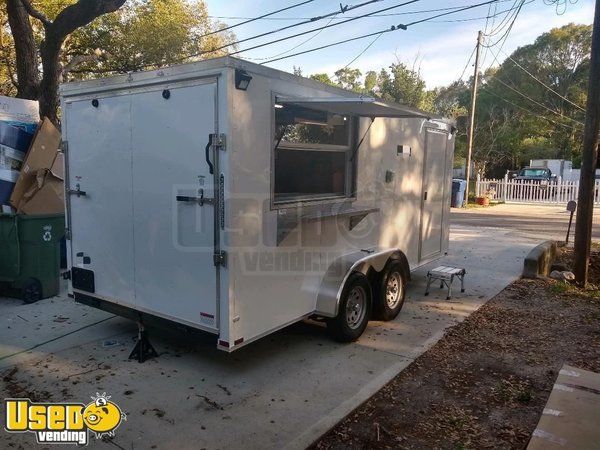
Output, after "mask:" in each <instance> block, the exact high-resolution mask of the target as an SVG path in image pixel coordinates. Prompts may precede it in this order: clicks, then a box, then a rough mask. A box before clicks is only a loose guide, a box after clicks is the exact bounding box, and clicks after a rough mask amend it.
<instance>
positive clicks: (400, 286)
mask: <svg viewBox="0 0 600 450" xmlns="http://www.w3.org/2000/svg"><path fill="white" fill-rule="evenodd" d="M388 296H389V298H388ZM405 297H406V268H405V267H404V264H402V263H401V262H400V261H398V260H390V261H388V262H387V264H386V265H385V267H384V269H383V271H382V273H381V277H380V278H379V286H378V289H377V292H376V295H375V298H374V303H373V317H375V318H376V319H377V320H385V321H388V320H394V319H395V318H396V317H397V316H398V314H400V310H401V309H402V307H403V306H404V298H405Z"/></svg>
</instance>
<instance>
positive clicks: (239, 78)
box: [235, 69, 252, 91]
mask: <svg viewBox="0 0 600 450" xmlns="http://www.w3.org/2000/svg"><path fill="white" fill-rule="evenodd" d="M251 80H252V76H251V75H250V74H248V73H247V72H246V71H245V70H241V69H235V88H236V89H239V90H240V91H245V90H246V89H248V86H249V85H250V81H251Z"/></svg>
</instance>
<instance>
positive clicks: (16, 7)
mask: <svg viewBox="0 0 600 450" xmlns="http://www.w3.org/2000/svg"><path fill="white" fill-rule="evenodd" d="M6 12H7V14H8V23H9V25H10V31H11V33H12V36H13V41H14V45H15V56H16V65H17V80H18V86H17V97H19V98H26V99H30V100H37V98H38V92H39V82H40V79H39V71H38V58H37V51H36V43H35V39H34V37H33V29H32V27H31V22H30V21H29V14H28V13H27V11H26V10H25V8H24V7H23V4H22V3H21V0H6Z"/></svg>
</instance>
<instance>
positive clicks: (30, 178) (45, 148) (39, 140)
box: [10, 119, 64, 214]
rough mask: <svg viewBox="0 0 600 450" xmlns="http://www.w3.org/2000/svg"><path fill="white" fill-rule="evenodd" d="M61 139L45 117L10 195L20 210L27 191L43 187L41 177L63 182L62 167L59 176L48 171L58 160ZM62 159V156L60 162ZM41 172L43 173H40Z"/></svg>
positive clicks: (58, 132)
mask: <svg viewBox="0 0 600 450" xmlns="http://www.w3.org/2000/svg"><path fill="white" fill-rule="evenodd" d="M60 140H61V136H60V131H58V130H57V129H56V127H55V126H54V125H53V124H52V122H50V121H49V120H48V119H44V121H43V122H42V124H41V125H40V127H39V128H38V130H37V132H36V134H35V136H34V137H33V140H32V141H31V146H30V147H29V151H28V152H27V154H26V155H25V160H24V161H23V165H22V167H21V174H20V176H19V179H18V180H17V183H16V184H15V187H14V189H13V192H12V195H11V196H10V204H11V205H12V206H13V207H14V208H16V209H17V210H18V211H24V210H23V209H22V208H23V206H24V203H23V197H24V195H25V193H29V194H31V189H32V187H34V186H38V190H39V189H41V188H42V186H41V185H40V177H42V178H41V180H42V182H43V181H44V180H46V179H48V183H49V184H52V178H53V177H54V178H58V179H60V180H61V183H62V178H63V175H62V167H61V168H60V173H59V176H56V175H55V174H54V175H53V177H48V176H47V175H48V174H47V172H50V173H52V170H51V169H52V167H53V164H54V163H55V160H56V155H57V153H58V148H59V146H60ZM61 161H62V157H61V159H60V161H59V162H61ZM54 169H55V171H56V170H58V168H57V167H55V168H54ZM40 172H42V173H41V174H40ZM54 184H56V183H54ZM48 190H49V189H46V190H45V191H48ZM63 197H64V196H63ZM32 200H33V196H32V195H30V196H29V198H28V201H32ZM63 200H64V199H63ZM28 209H30V208H28ZM63 210H64V208H63ZM40 214H41V213H40Z"/></svg>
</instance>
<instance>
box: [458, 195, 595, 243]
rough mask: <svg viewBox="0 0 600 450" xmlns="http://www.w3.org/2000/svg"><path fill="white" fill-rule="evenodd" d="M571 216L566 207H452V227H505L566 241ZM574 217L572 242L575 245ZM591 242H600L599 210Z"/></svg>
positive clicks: (524, 233)
mask: <svg viewBox="0 0 600 450" xmlns="http://www.w3.org/2000/svg"><path fill="white" fill-rule="evenodd" d="M569 215H570V213H569V212H568V211H566V208H565V206H563V205H561V206H549V205H548V206H546V205H541V206H540V205H524V204H502V205H497V206H491V207H489V208H472V209H471V208H470V209H456V208H452V212H451V215H450V220H451V223H452V225H460V226H469V227H484V228H502V229H508V230H512V231H518V232H519V234H522V235H529V236H531V237H537V238H540V239H556V240H564V239H565V237H566V234H567V228H568V226H569ZM575 216H576V215H575ZM575 216H574V217H573V225H572V227H571V238H570V239H569V242H573V237H574V232H575V218H576V217H575ZM592 239H594V240H597V241H600V209H598V210H597V211H596V214H595V215H594V225H593V228H592Z"/></svg>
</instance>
